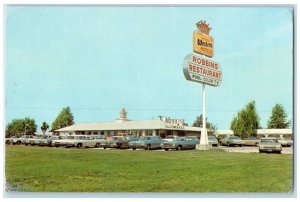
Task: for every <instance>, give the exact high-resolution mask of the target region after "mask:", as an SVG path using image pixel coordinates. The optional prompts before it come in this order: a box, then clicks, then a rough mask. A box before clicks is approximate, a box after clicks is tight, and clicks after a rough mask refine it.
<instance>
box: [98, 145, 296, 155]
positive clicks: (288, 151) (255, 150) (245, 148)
mask: <svg viewBox="0 0 300 202" xmlns="http://www.w3.org/2000/svg"><path fill="white" fill-rule="evenodd" d="M93 149H103V148H93ZM107 149H108V150H111V149H112V150H116V149H115V148H107ZM212 149H222V150H224V151H227V152H239V153H259V151H258V147H254V146H252V147H251V146H243V147H227V146H218V147H212ZM124 150H132V149H124ZM137 150H144V149H137ZM132 151H134V150H132ZM153 151H162V152H166V151H165V150H163V149H158V150H153ZM173 151H175V150H173ZM282 154H293V147H282Z"/></svg>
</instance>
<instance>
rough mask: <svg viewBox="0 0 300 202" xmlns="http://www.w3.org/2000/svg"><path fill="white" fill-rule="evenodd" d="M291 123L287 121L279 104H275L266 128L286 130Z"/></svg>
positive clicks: (285, 114)
mask: <svg viewBox="0 0 300 202" xmlns="http://www.w3.org/2000/svg"><path fill="white" fill-rule="evenodd" d="M290 125H291V121H288V120H287V113H286V112H285V110H284V108H283V106H282V105H281V104H276V105H275V106H274V107H273V109H272V114H271V116H270V118H269V120H268V125H267V127H268V128H288V127H289V126H290Z"/></svg>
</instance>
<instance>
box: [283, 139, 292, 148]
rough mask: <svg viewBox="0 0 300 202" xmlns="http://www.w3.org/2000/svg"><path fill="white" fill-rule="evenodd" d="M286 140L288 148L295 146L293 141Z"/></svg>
mask: <svg viewBox="0 0 300 202" xmlns="http://www.w3.org/2000/svg"><path fill="white" fill-rule="evenodd" d="M285 140H286V141H287V146H288V147H291V146H293V144H294V142H293V140H288V139H285Z"/></svg>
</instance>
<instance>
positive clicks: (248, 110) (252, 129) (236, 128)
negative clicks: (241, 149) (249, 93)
mask: <svg viewBox="0 0 300 202" xmlns="http://www.w3.org/2000/svg"><path fill="white" fill-rule="evenodd" d="M259 121H260V118H259V116H258V114H257V112H256V107H255V101H251V102H249V103H248V104H247V105H246V107H245V108H244V109H242V110H241V111H239V112H238V114H237V115H236V116H235V117H233V119H232V121H231V124H230V129H231V130H233V132H234V134H235V135H237V136H240V137H241V138H247V137H249V136H253V135H255V133H256V129H259V128H260V123H259Z"/></svg>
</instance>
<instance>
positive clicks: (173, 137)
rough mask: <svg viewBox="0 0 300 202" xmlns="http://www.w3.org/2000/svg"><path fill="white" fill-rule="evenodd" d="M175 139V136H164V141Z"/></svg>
mask: <svg viewBox="0 0 300 202" xmlns="http://www.w3.org/2000/svg"><path fill="white" fill-rule="evenodd" d="M175 138H176V136H173V135H167V136H166V139H175Z"/></svg>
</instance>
